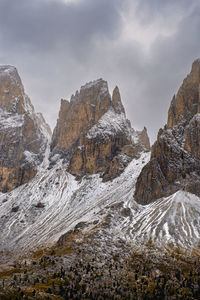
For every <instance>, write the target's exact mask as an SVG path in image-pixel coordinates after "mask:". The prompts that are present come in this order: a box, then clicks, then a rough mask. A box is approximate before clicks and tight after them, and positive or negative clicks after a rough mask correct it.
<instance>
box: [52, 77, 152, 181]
mask: <svg viewBox="0 0 200 300" xmlns="http://www.w3.org/2000/svg"><path fill="white" fill-rule="evenodd" d="M149 149H150V144H149V138H148V136H147V132H146V129H145V128H144V130H143V131H142V132H137V131H134V130H133V129H132V128H131V125H130V122H129V121H128V120H127V119H126V115H125V111H124V107H123V105H122V102H121V97H120V93H119V89H118V87H116V88H115V89H114V91H113V95H112V98H111V96H110V94H109V90H108V84H107V82H106V81H104V80H103V79H99V80H96V81H93V82H90V83H87V84H86V85H84V86H82V87H81V89H80V92H78V91H77V92H76V94H75V96H74V95H73V96H72V97H71V100H70V102H69V101H66V100H62V101H61V108H60V112H59V118H58V121H57V125H56V128H55V129H54V132H53V137H52V143H51V151H52V157H51V161H53V162H54V161H55V159H58V158H59V159H60V158H64V159H65V161H67V162H68V164H69V166H68V168H67V170H68V171H69V172H70V173H71V174H73V175H76V176H79V177H80V176H83V175H86V174H96V173H101V176H102V177H103V179H104V180H105V181H106V180H110V179H113V178H115V177H116V176H118V175H119V174H120V173H121V172H123V170H124V168H125V167H126V166H127V165H128V163H129V162H130V161H131V160H132V159H133V158H134V157H139V155H140V153H141V152H142V151H144V150H147V151H148V150H149Z"/></svg>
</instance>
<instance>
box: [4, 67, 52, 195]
mask: <svg viewBox="0 0 200 300" xmlns="http://www.w3.org/2000/svg"><path fill="white" fill-rule="evenodd" d="M49 138H50V129H49V127H48V125H47V124H46V123H45V121H44V119H43V118H42V116H41V115H37V114H36V113H35V111H34V108H33V106H32V104H31V101H30V99H29V98H28V96H27V95H26V94H25V93H24V87H23V85H22V82H21V79H20V76H19V74H18V72H17V69H16V68H15V67H12V66H0V191H2V192H7V191H10V190H12V189H14V188H15V187H17V186H19V185H21V184H23V183H25V182H28V181H29V180H30V179H31V178H33V177H34V176H35V174H36V172H37V166H38V165H39V164H40V163H41V162H42V160H43V156H44V153H45V149H46V147H47V143H48V140H49Z"/></svg>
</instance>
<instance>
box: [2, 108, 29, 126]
mask: <svg viewBox="0 0 200 300" xmlns="http://www.w3.org/2000/svg"><path fill="white" fill-rule="evenodd" d="M23 123H24V116H23V115H19V114H13V113H9V112H7V111H4V110H3V109H2V108H0V127H1V129H9V128H16V127H22V125H23Z"/></svg>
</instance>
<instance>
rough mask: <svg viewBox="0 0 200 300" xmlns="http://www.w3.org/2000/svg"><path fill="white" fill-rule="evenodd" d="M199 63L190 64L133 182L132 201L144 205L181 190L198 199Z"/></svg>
mask: <svg viewBox="0 0 200 300" xmlns="http://www.w3.org/2000/svg"><path fill="white" fill-rule="evenodd" d="M199 84H200V60H199V59H198V60H195V61H194V63H193V64H192V69H191V72H190V74H189V75H188V76H187V77H186V78H185V79H184V81H183V84H182V85H181V87H180V89H179V90H178V93H177V95H176V96H174V97H173V99H172V101H171V104H170V108H169V112H168V122H167V125H166V126H165V127H164V129H161V130H159V133H158V137H157V140H156V142H155V144H154V145H153V146H152V151H151V160H150V162H149V163H148V164H147V165H146V166H145V167H144V168H143V170H142V172H141V174H140V176H139V177H138V180H137V183H136V191H135V199H136V201H137V202H139V203H142V204H148V203H149V202H152V201H154V200H156V199H158V198H160V197H163V196H169V195H171V194H173V193H175V192H176V191H178V190H185V191H188V192H191V193H193V194H196V195H197V196H200V189H199V186H200V175H199V170H200V114H199V107H200V97H199Z"/></svg>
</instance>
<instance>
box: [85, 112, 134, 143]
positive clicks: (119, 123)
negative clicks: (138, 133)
mask: <svg viewBox="0 0 200 300" xmlns="http://www.w3.org/2000/svg"><path fill="white" fill-rule="evenodd" d="M119 132H124V133H126V134H127V135H128V136H131V132H130V128H129V126H128V123H127V120H126V116H125V114H124V113H121V114H117V113H116V112H115V111H114V109H113V108H112V107H111V108H110V109H109V110H108V111H107V112H106V113H105V114H104V115H103V116H102V117H101V118H100V120H99V121H98V123H97V124H95V125H94V126H93V127H92V128H91V129H90V130H89V132H88V134H87V138H88V139H93V138H96V137H97V136H102V137H104V138H106V137H109V136H114V135H116V134H117V133H119Z"/></svg>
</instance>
